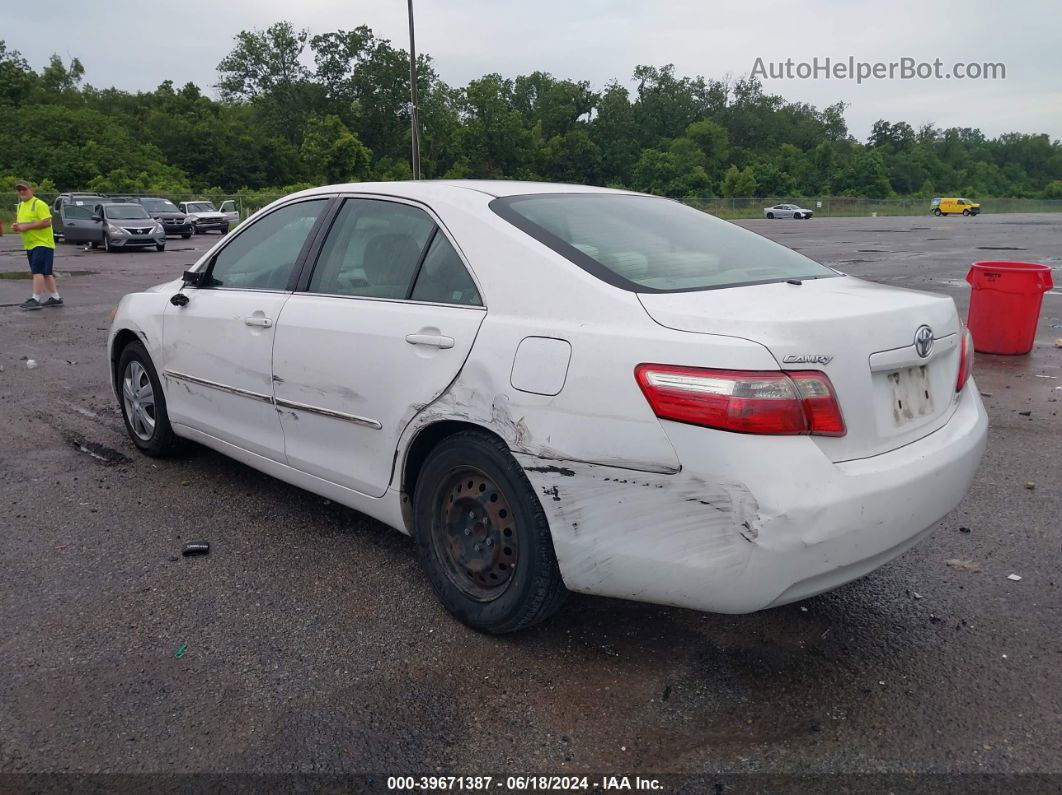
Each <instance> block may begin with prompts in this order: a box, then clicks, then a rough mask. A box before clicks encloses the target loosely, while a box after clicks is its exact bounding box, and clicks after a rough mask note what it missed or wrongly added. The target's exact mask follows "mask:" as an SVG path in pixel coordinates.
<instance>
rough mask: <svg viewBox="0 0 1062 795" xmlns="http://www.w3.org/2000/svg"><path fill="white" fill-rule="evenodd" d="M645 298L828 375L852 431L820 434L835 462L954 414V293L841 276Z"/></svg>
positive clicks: (781, 362) (662, 316)
mask: <svg viewBox="0 0 1062 795" xmlns="http://www.w3.org/2000/svg"><path fill="white" fill-rule="evenodd" d="M638 297H639V299H640V300H641V303H642V306H643V307H644V308H645V311H646V312H647V313H648V314H649V316H650V317H651V318H652V319H653V320H654V321H656V322H657V323H659V324H660V325H662V326H666V327H668V328H672V329H676V330H679V331H687V332H692V333H699V334H715V335H722V336H729V337H740V338H743V339H746V340H751V341H753V342H757V343H759V344H761V345H763V346H764V347H766V348H767V349H768V350H769V351H770V352H771V354H772V355H773V356H774V358H775V360H776V361H777V362H778V366H779V368H780V369H783V370H819V371H821V372H824V373H826V374H827V375H828V376H829V377H830V380H831V381H832V382H833V386H834V389H835V390H836V392H837V399H838V401H839V402H840V405H841V412H842V414H843V415H844V420H845V425H846V427H847V433H846V434H845V436H843V437H839V438H829V437H823V436H812V437H811V438H812V439H813V440H814V441H815V443H816V444H818V445H819V447H820V449H822V451H823V452H824V453H825V454H826V455H827V456H828V457H829V458H830V459H831V460H832V461H835V462H841V461H849V460H853V459H858V458H867V457H869V456H873V455H879V454H881V453H884V452H887V451H889V450H893V449H895V448H897V447H902V446H903V445H905V444H910V443H911V442H913V441H915V440H917V439H920V438H922V437H923V436H926V435H927V434H930V433H932V432H933V431H935V430H937V429H938V428H940V427H941V426H942V425H944V424H945V423H946V422H947V421H948V418H949V417H950V416H951V414H952V412H953V411H954V410H955V405H956V395H955V382H956V379H957V377H958V372H959V357H960V345H959V340H960V335H959V318H958V314H957V312H956V310H955V304H954V302H953V301H952V300H951V298H949V297H947V296H940V295H934V294H931V293H923V292H917V291H914V290H902V289H898V288H894V287H885V286H882V285H878V284H873V283H870V282H864V281H861V280H859V279H855V278H853V277H850V276H842V277H837V278H828V279H817V280H808V281H804V282H803V284H800V285H794V284H787V283H780V284H761V285H749V286H745V287H732V288H726V289H720V290H700V291H695V292H686V293H651V294H650V293H640V294H639V296H638ZM923 325H925V326H928V327H929V328H930V329H931V330H932V338H933V344H932V347H931V350H930V351H929V353H928V355H927V356H922V355H920V353H919V351H918V350H917V349H916V346H915V333H916V331H918V329H919V328H920V327H921V326H923ZM827 357H828V358H827ZM658 364H684V363H683V362H658Z"/></svg>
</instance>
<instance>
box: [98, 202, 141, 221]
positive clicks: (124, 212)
mask: <svg viewBox="0 0 1062 795" xmlns="http://www.w3.org/2000/svg"><path fill="white" fill-rule="evenodd" d="M104 210H105V212H106V214H107V217H108V218H110V219H111V220H114V221H128V220H133V219H136V218H147V217H148V214H147V210H145V209H144V208H143V207H141V206H140V205H139V204H107V205H104Z"/></svg>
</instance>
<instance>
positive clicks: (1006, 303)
mask: <svg viewBox="0 0 1062 795" xmlns="http://www.w3.org/2000/svg"><path fill="white" fill-rule="evenodd" d="M966 281H968V282H969V283H970V286H971V287H973V292H972V293H971V294H970V313H969V315H968V316H967V318H966V325H967V326H968V327H969V328H970V333H971V334H972V335H973V340H974V350H975V351H977V352H978V353H1002V354H1011V355H1014V354H1022V353H1028V352H1029V351H1031V350H1032V347H1033V342H1034V341H1035V340H1036V324H1037V322H1039V320H1040V304H1041V302H1042V301H1043V297H1044V293H1045V292H1047V291H1048V290H1050V289H1051V288H1052V287H1053V286H1054V285H1053V284H1052V282H1051V269H1050V268H1049V267H1048V266H1047V265H1038V264H1036V263H1033V262H975V263H974V264H973V267H971V268H970V272H969V273H967V274H966Z"/></svg>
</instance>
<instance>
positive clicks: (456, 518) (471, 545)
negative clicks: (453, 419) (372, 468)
mask: <svg viewBox="0 0 1062 795" xmlns="http://www.w3.org/2000/svg"><path fill="white" fill-rule="evenodd" d="M434 502H435V516H434V517H433V521H432V533H431V535H432V544H433V545H434V547H435V551H436V554H437V555H438V558H439V560H440V561H442V562H443V564H444V573H445V574H446V577H447V579H448V580H449V581H450V582H451V583H453V584H454V585H455V586H456V587H457V588H459V589H460V590H461V591H462V592H463V593H465V594H467V595H468V596H470V597H472V598H473V599H476V600H478V601H481V602H489V601H493V600H495V599H497V598H498V597H499V596H501V595H502V594H503V593H505V590H506V589H507V588H508V586H509V583H510V582H511V581H512V576H513V572H514V571H515V569H516V565H517V561H518V559H519V546H518V543H517V536H516V529H515V527H514V526H513V525H514V517H513V510H512V507H511V506H510V505H509V500H508V498H507V497H506V495H505V493H504V492H503V491H502V490H501V489H500V488H498V485H497V484H496V483H494V481H493V480H491V478H490V477H488V476H487V475H486V474H485V473H483V472H482V471H480V470H478V469H475V468H473V467H462V468H460V469H457V470H454V471H453V472H452V473H451V474H450V475H449V477H447V478H446V479H445V480H444V481H443V482H442V483H441V484H440V485H439V488H438V489H437V490H436V492H435V501H434Z"/></svg>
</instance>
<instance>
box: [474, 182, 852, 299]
mask: <svg viewBox="0 0 1062 795" xmlns="http://www.w3.org/2000/svg"><path fill="white" fill-rule="evenodd" d="M490 207H491V209H492V210H493V211H494V212H495V213H497V214H498V215H499V216H501V217H502V218H504V219H505V220H506V221H508V222H509V223H511V224H513V225H514V226H516V227H517V228H519V229H521V230H522V231H524V232H526V233H527V234H529V235H530V236H531V237H533V238H535V239H536V240H538V241H539V242H541V243H543V244H545V245H546V246H548V247H549V248H551V249H553V250H554V251H556V252H557V253H558V254H560V255H562V256H564V257H566V258H567V259H569V260H571V261H572V262H573V263H575V264H576V265H578V266H579V267H581V268H583V269H584V270H586V271H587V272H589V273H591V274H593V275H594V276H596V277H598V278H599V279H601V280H602V281H605V282H607V283H609V284H611V285H613V286H616V287H620V288H622V289H625V290H630V291H632V292H646V293H670V292H685V291H690V290H707V289H714V288H720V287H737V286H741V285H749V284H765V283H769V282H781V281H786V280H787V279H823V278H831V277H836V276H838V275H839V274H838V273H837V272H836V271H833V270H830V269H829V268H827V267H825V266H824V265H820V264H818V263H817V262H814V261H813V260H810V259H808V258H807V257H805V256H804V255H802V254H798V253H797V252H795V251H793V250H792V249H788V248H786V247H785V246H781V245H778V244H777V243H774V242H772V241H770V240H768V239H767V238H765V237H761V236H760V235H757V234H755V233H753V232H749V231H748V230H746V229H742V228H741V227H739V226H737V225H735V224H731V223H728V222H727V221H722V220H720V219H718V218H715V217H713V216H711V215H708V214H707V213H703V212H701V211H700V210H694V209H692V208H690V207H686V206H685V205H682V204H679V203H678V202H676V201H672V200H670V199H663V198H658V197H654V196H636V195H625V194H603V193H582V194H578V193H576V194H572V193H569V194H563V193H553V194H531V195H525V196H509V197H506V198H500V199H494V200H493V201H492V202H491V203H490Z"/></svg>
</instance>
